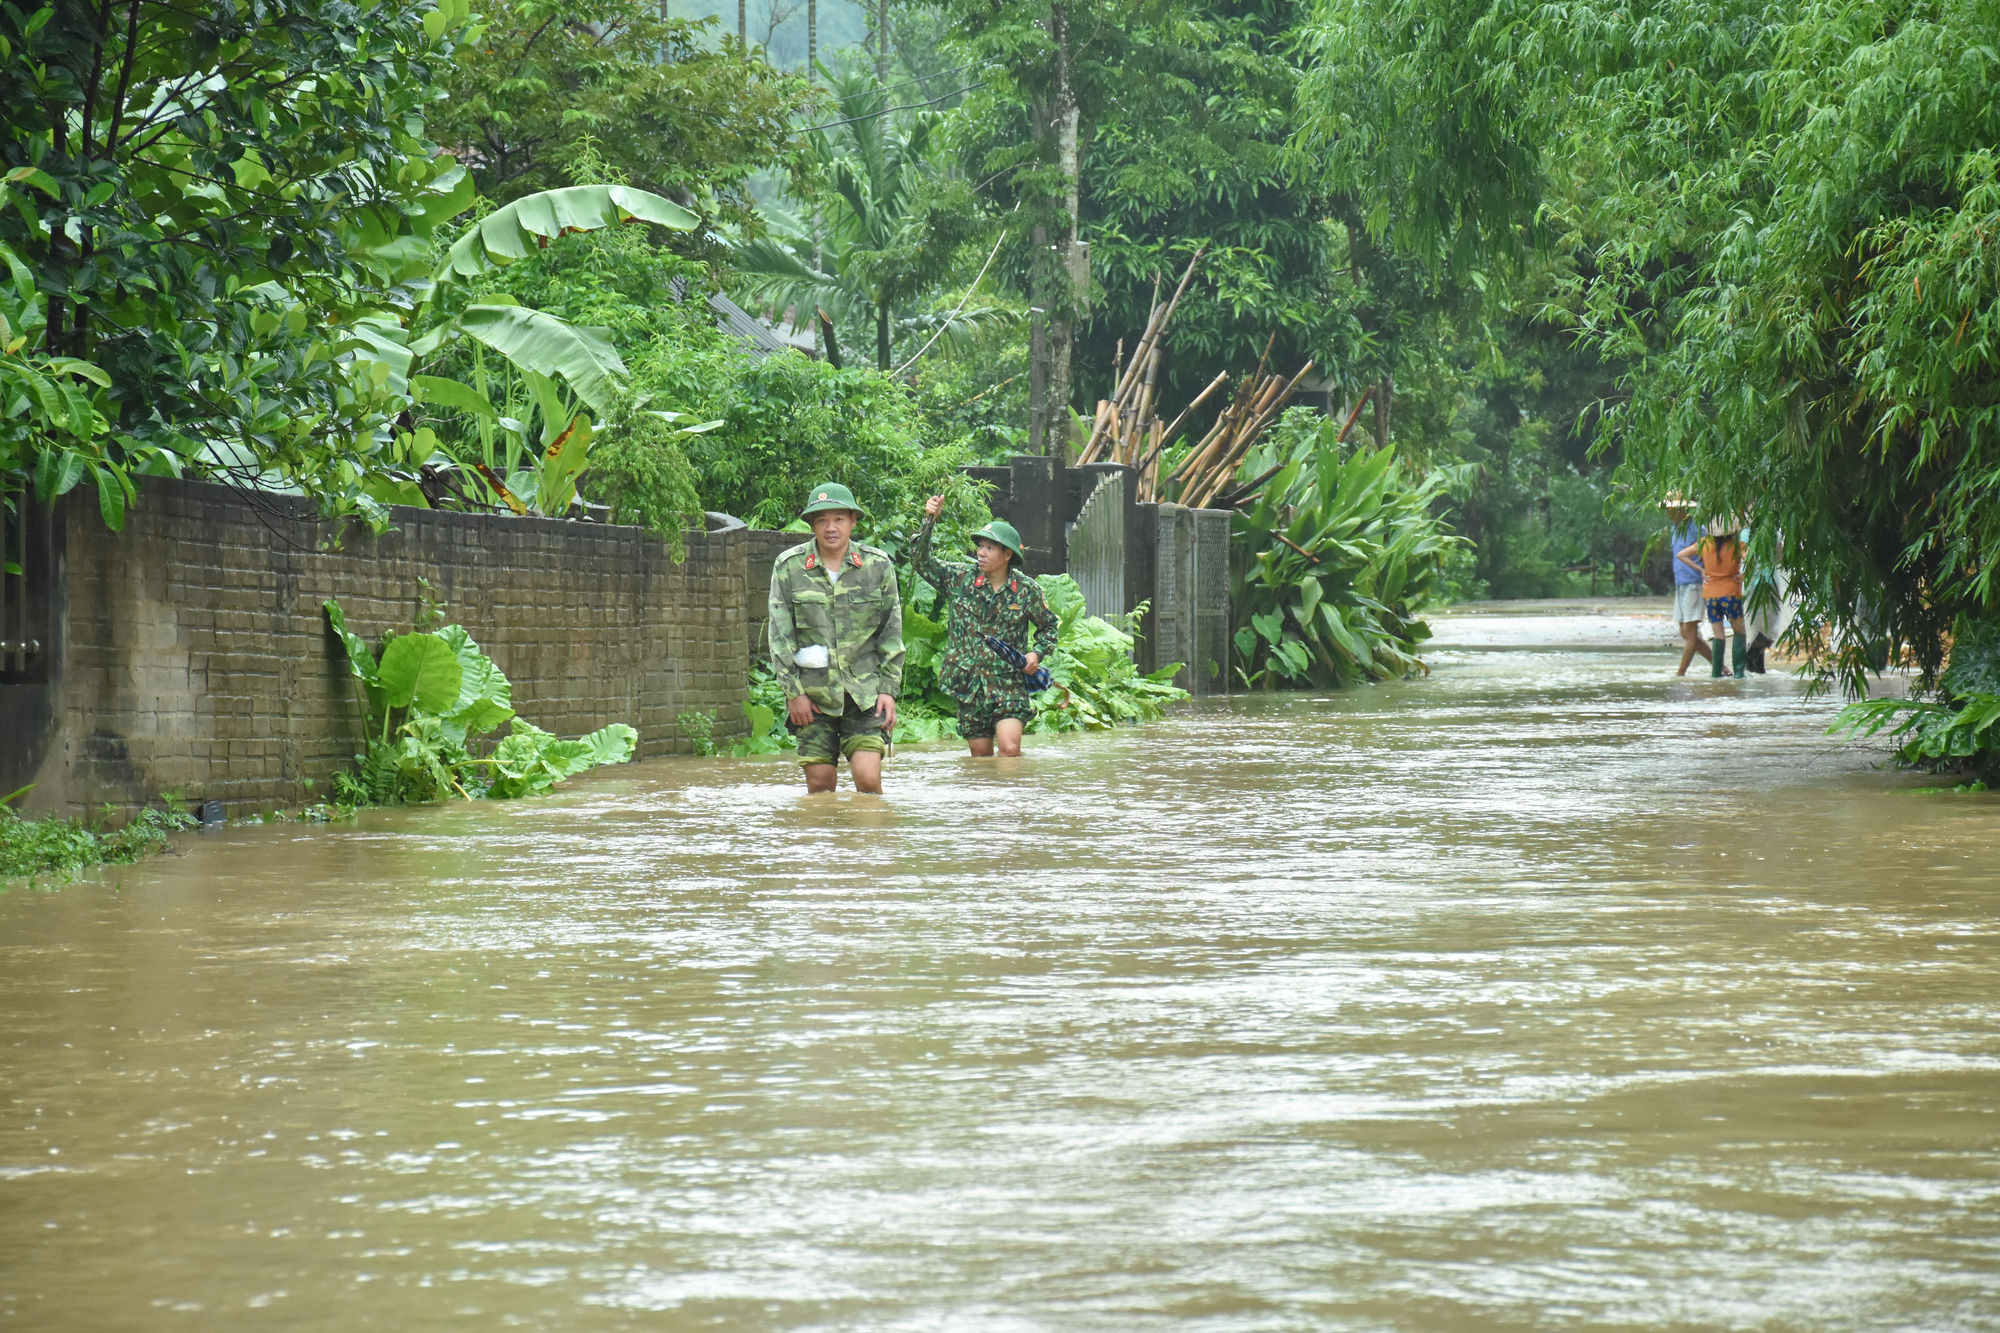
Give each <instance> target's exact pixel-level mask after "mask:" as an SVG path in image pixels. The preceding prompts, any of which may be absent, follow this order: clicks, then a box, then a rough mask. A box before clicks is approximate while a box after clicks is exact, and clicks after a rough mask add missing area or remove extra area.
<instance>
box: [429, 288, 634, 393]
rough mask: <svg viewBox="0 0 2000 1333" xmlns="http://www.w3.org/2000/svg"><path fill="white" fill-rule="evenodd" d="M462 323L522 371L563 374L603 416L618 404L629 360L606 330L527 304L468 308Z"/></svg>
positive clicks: (474, 335) (460, 320)
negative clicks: (531, 308) (586, 325)
mask: <svg viewBox="0 0 2000 1333" xmlns="http://www.w3.org/2000/svg"><path fill="white" fill-rule="evenodd" d="M458 322H459V327H461V328H463V329H464V330H465V331H466V332H467V333H468V334H470V335H471V336H472V337H474V338H477V339H478V340H479V341H480V342H482V343H485V344H486V345H487V346H488V347H491V348H492V349H493V350H494V351H496V352H498V353H500V355H502V356H504V357H506V358H507V359H508V360H509V361H511V362H513V363H514V365H515V366H517V367H519V368H520V369H521V370H522V371H530V370H532V371H537V372H539V373H541V374H543V375H559V376H561V377H562V379H563V380H564V381H565V382H566V383H567V384H568V385H569V387H570V388H571V389H572V390H573V391H574V392H575V393H576V396H577V397H579V398H581V399H582V400H583V401H584V402H586V403H588V404H589V405H590V406H591V407H592V408H593V409H594V410H596V412H597V413H598V414H599V415H600V416H601V415H604V414H607V413H609V412H611V411H613V410H614V409H615V408H616V406H617V400H618V392H619V386H620V385H621V384H622V383H623V381H624V379H625V376H626V371H625V363H624V362H623V361H621V360H620V359H619V357H618V352H617V349H616V348H614V347H613V346H612V345H611V340H610V338H609V337H607V336H606V335H605V333H604V332H603V330H601V329H586V328H582V327H580V326H578V325H575V324H571V323H569V322H568V321H567V320H563V319H559V318H557V317H556V316H554V315H550V314H545V313H543V312H542V311H540V310H530V309H529V308H528V307H526V306H496V305H473V306H468V307H466V310H465V313H464V314H462V315H460V316H459V320H458Z"/></svg>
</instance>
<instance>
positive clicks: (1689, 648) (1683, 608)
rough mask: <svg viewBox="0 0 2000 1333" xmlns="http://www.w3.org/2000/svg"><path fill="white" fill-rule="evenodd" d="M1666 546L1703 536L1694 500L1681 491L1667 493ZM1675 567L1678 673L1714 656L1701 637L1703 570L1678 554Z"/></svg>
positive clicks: (1670, 547)
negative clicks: (1678, 637)
mask: <svg viewBox="0 0 2000 1333" xmlns="http://www.w3.org/2000/svg"><path fill="white" fill-rule="evenodd" d="M1666 509H1667V549H1668V550H1669V551H1673V552H1679V551H1680V550H1681V548H1683V547H1686V546H1692V545H1694V544H1695V543H1697V542H1699V541H1700V540H1701V525H1700V524H1698V523H1696V522H1695V521H1694V501H1692V500H1690V499H1688V498H1687V497H1686V496H1685V495H1681V494H1679V493H1678V492H1676V493H1674V494H1671V495H1669V496H1667V501H1666ZM1672 563H1673V567H1674V625H1675V626H1676V627H1677V628H1678V629H1679V630H1680V632H1681V669H1680V670H1679V671H1676V672H1674V674H1675V675H1676V676H1685V675H1686V674H1687V673H1688V663H1690V662H1692V661H1694V659H1695V658H1696V656H1700V657H1701V659H1702V660H1703V661H1705V662H1709V663H1710V664H1711V665H1713V663H1714V659H1713V656H1712V655H1711V654H1710V652H1709V647H1708V645H1707V644H1705V643H1703V642H1702V641H1701V621H1702V612H1703V608H1702V598H1701V571H1700V570H1699V569H1696V568H1695V567H1694V566H1693V565H1690V564H1688V563H1687V562H1686V561H1684V560H1682V559H1681V558H1680V557H1679V555H1678V554H1676V555H1675V557H1674V560H1673V562H1672Z"/></svg>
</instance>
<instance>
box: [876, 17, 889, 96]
mask: <svg viewBox="0 0 2000 1333" xmlns="http://www.w3.org/2000/svg"><path fill="white" fill-rule="evenodd" d="M875 82H877V83H879V84H881V85H883V86H884V87H887V86H888V84H889V0H875Z"/></svg>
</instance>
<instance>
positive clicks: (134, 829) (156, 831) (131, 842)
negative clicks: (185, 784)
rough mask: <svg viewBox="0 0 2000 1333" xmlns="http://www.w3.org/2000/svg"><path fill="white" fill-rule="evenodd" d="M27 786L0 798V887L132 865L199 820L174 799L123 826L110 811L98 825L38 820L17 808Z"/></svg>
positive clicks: (67, 878) (63, 879) (49, 818)
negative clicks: (176, 805)
mask: <svg viewBox="0 0 2000 1333" xmlns="http://www.w3.org/2000/svg"><path fill="white" fill-rule="evenodd" d="M26 795H27V790H26V789H23V790H22V791H17V792H15V793H14V794H13V795H11V796H8V797H6V798H4V799H0V885H4V884H6V883H7V882H9V881H16V880H25V881H27V882H29V883H31V884H35V883H48V884H63V883H67V882H68V881H70V880H72V879H74V878H76V877H77V876H78V875H79V874H81V873H83V872H84V871H86V870H88V869H90V868H91V867H92V866H100V865H129V864H131V863H132V862H134V861H139V860H143V859H144V858H146V857H148V856H152V855H155V854H157V853H159V852H163V851H165V850H166V849H167V844H168V835H169V834H172V833H179V832H182V831H183V830H186V829H191V828H194V827H196V823H195V819H194V817H193V816H192V815H190V814H188V813H187V812H186V811H185V810H180V809H176V808H174V805H173V803H171V802H169V803H168V805H167V806H166V807H165V808H164V809H156V808H153V807H150V806H149V807H147V808H146V809H144V810H141V811H139V813H138V814H136V815H134V816H133V817H132V818H131V819H130V820H127V821H126V822H125V823H124V824H123V825H122V826H121V827H118V828H112V827H110V812H109V811H107V812H105V815H104V816H103V817H102V818H100V819H99V820H98V821H97V822H95V823H89V822H86V821H84V820H81V819H64V818H61V817H59V816H54V815H51V816H47V817H45V818H41V819H33V818H30V817H28V816H26V815H24V814H22V813H21V812H20V811H18V810H16V809H14V806H13V803H14V802H16V801H18V800H19V799H20V798H21V797H23V796H26Z"/></svg>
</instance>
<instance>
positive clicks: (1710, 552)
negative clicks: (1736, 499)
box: [1674, 518, 1750, 680]
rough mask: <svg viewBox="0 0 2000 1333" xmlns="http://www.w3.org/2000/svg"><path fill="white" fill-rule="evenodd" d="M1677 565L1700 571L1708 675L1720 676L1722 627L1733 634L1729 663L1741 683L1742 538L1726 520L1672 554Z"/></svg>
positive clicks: (1745, 650) (1744, 652)
mask: <svg viewBox="0 0 2000 1333" xmlns="http://www.w3.org/2000/svg"><path fill="white" fill-rule="evenodd" d="M1674 559H1675V561H1676V562H1677V563H1681V564H1687V565H1690V566H1691V567H1693V568H1695V569H1698V570H1700V571H1701V596H1702V603H1703V606H1704V607H1705V609H1706V611H1707V614H1708V626H1709V630H1710V639H1711V642H1710V645H1709V647H1710V649H1711V651H1710V654H1709V663H1708V674H1709V675H1711V676H1720V675H1721V674H1722V626H1723V623H1724V622H1725V621H1726V622H1727V623H1728V625H1729V627H1730V629H1732V630H1734V631H1735V637H1734V638H1732V639H1731V641H1730V642H1731V644H1732V647H1731V650H1730V660H1731V665H1732V667H1733V668H1734V671H1735V674H1736V678H1737V679H1738V680H1741V679H1743V671H1744V667H1745V665H1746V664H1747V663H1748V662H1749V658H1750V649H1749V644H1748V643H1747V642H1746V641H1745V640H1744V637H1743V535H1742V533H1741V532H1739V531H1738V530H1737V528H1736V526H1735V524H1733V523H1732V522H1730V521H1729V520H1728V519H1720V518H1719V519H1717V520H1715V521H1714V522H1713V523H1711V524H1709V525H1708V536H1706V537H1704V538H1702V539H1701V540H1700V541H1698V542H1693V543H1690V544H1689V545H1687V546H1685V547H1683V548H1682V549H1681V550H1679V551H1676V552H1675V553H1674Z"/></svg>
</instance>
